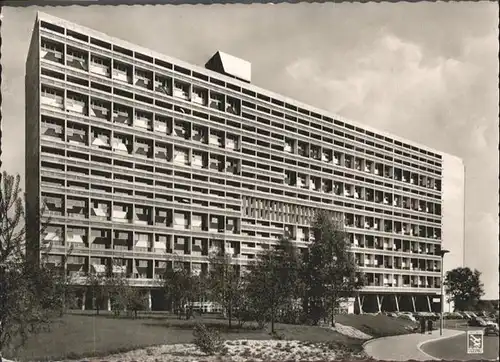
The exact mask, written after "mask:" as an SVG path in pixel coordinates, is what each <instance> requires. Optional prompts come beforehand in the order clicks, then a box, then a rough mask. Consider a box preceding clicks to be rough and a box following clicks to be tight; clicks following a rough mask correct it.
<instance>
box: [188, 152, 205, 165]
mask: <svg viewBox="0 0 500 362" xmlns="http://www.w3.org/2000/svg"><path fill="white" fill-rule="evenodd" d="M191 165H192V166H193V167H194V168H204V165H203V157H202V156H201V155H200V156H198V155H193V157H192V162H191Z"/></svg>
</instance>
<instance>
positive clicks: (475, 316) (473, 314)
mask: <svg viewBox="0 0 500 362" xmlns="http://www.w3.org/2000/svg"><path fill="white" fill-rule="evenodd" d="M466 313H467V314H468V315H469V316H471V317H472V318H477V317H479V316H478V315H477V314H476V313H474V312H466Z"/></svg>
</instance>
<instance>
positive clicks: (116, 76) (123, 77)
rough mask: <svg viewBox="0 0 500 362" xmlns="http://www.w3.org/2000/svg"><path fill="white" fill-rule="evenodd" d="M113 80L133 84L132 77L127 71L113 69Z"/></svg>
mask: <svg viewBox="0 0 500 362" xmlns="http://www.w3.org/2000/svg"><path fill="white" fill-rule="evenodd" d="M113 80H118V81H121V82H126V83H132V77H131V76H130V75H129V74H128V71H127V70H125V69H117V68H114V69H113Z"/></svg>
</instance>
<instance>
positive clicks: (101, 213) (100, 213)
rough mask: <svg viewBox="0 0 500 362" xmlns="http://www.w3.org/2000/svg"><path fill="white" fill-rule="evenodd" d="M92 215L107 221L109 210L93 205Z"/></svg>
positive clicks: (94, 217)
mask: <svg viewBox="0 0 500 362" xmlns="http://www.w3.org/2000/svg"><path fill="white" fill-rule="evenodd" d="M91 210H92V212H91V216H92V218H93V219H96V220H102V221H107V220H108V219H109V215H108V210H106V209H102V208H99V207H93V208H92V209H91Z"/></svg>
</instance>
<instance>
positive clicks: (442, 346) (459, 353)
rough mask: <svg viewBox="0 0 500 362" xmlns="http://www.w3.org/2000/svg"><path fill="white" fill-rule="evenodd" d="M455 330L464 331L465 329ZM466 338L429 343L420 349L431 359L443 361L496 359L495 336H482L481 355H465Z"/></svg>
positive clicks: (496, 343) (462, 336) (496, 346)
mask: <svg viewBox="0 0 500 362" xmlns="http://www.w3.org/2000/svg"><path fill="white" fill-rule="evenodd" d="M457 329H461V330H466V328H457ZM470 329H473V328H470ZM466 338H467V335H465V334H462V335H460V336H456V337H452V338H448V339H443V340H441V341H439V340H438V341H435V342H429V343H426V344H424V345H423V346H422V347H421V349H422V351H424V352H425V353H427V354H429V355H431V356H433V357H436V358H438V359H444V360H460V361H466V360H472V359H473V360H483V359H498V351H499V350H498V347H499V343H498V341H499V338H498V337H497V336H492V335H490V336H484V346H483V354H467V344H466V342H467V340H466Z"/></svg>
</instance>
